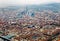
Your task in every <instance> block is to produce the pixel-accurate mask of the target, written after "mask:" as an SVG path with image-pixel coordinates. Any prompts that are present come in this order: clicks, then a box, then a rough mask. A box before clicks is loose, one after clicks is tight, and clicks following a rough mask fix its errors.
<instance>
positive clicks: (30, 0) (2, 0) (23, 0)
mask: <svg viewBox="0 0 60 41" xmlns="http://www.w3.org/2000/svg"><path fill="white" fill-rule="evenodd" d="M50 2H57V3H60V0H0V6H6V5H8V4H10V5H18V4H20V5H21V4H23V5H27V4H45V3H50Z"/></svg>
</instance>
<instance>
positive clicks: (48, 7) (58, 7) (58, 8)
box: [27, 3, 60, 12]
mask: <svg viewBox="0 0 60 41" xmlns="http://www.w3.org/2000/svg"><path fill="white" fill-rule="evenodd" d="M27 8H28V9H35V10H41V11H42V10H51V11H53V12H58V11H60V3H50V4H41V5H30V6H29V5H28V6H27Z"/></svg>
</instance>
